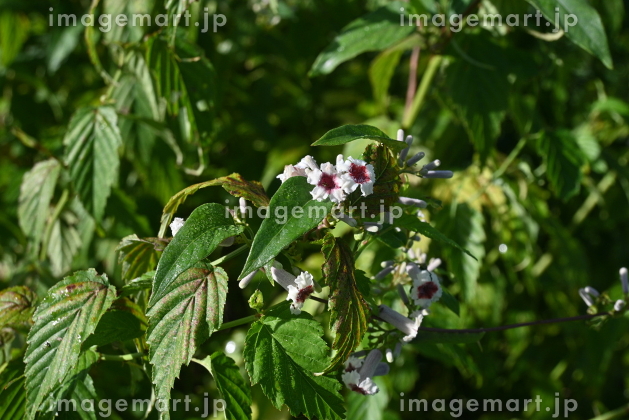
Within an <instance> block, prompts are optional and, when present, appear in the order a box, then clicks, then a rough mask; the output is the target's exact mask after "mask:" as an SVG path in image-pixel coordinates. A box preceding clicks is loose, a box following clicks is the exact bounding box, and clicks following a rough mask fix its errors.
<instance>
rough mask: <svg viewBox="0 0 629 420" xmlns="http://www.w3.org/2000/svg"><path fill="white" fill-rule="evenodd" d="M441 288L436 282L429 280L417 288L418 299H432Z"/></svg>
mask: <svg viewBox="0 0 629 420" xmlns="http://www.w3.org/2000/svg"><path fill="white" fill-rule="evenodd" d="M438 290H439V286H437V285H436V284H435V283H434V282H432V281H428V282H426V283H424V284H422V285H421V286H419V287H418V288H417V298H418V299H432V297H433V296H434V295H435V293H437V291H438Z"/></svg>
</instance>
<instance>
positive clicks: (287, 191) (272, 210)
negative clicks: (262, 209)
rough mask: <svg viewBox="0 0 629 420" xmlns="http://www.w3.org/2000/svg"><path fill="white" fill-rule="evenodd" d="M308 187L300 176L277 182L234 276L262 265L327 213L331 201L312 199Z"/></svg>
mask: <svg viewBox="0 0 629 420" xmlns="http://www.w3.org/2000/svg"><path fill="white" fill-rule="evenodd" d="M311 190H312V185H309V184H308V182H307V181H306V178H305V177H302V176H296V177H292V178H289V179H287V180H286V181H285V182H284V183H283V184H282V185H281V186H280V188H279V189H278V190H277V192H276V193H275V195H273V198H271V202H270V203H269V208H268V217H266V218H265V219H264V220H263V221H262V224H261V225H260V229H259V230H258V233H257V234H256V236H255V238H253V243H252V244H251V250H250V251H249V256H248V257H247V262H246V263H245V267H244V268H243V269H242V273H240V276H239V277H238V279H242V278H243V277H245V276H246V275H247V274H249V273H251V272H252V271H254V270H257V269H258V268H260V267H263V266H264V265H265V264H266V263H268V262H269V261H270V260H271V259H273V258H275V256H277V255H278V254H279V253H280V252H282V250H283V249H284V248H286V247H287V246H289V245H290V244H291V243H293V241H295V240H296V239H297V238H299V237H300V236H302V235H304V234H305V233H307V232H308V231H309V230H311V229H314V228H315V227H317V225H318V224H319V223H321V221H322V220H323V219H324V218H325V217H326V216H327V215H328V213H329V212H330V209H331V208H332V204H333V203H332V201H330V200H327V201H321V202H319V201H316V200H313V199H312V195H310V191H311ZM296 212H299V213H296Z"/></svg>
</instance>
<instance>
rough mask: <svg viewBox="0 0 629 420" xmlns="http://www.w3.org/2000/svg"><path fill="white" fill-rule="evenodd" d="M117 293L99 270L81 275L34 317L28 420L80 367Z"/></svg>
mask: <svg viewBox="0 0 629 420" xmlns="http://www.w3.org/2000/svg"><path fill="white" fill-rule="evenodd" d="M115 294H116V290H115V288H114V287H113V286H110V285H109V282H108V281H107V277H106V276H105V275H104V274H103V275H101V276H99V275H98V274H97V273H96V271H95V270H93V269H90V270H87V271H78V272H76V273H75V274H73V275H72V276H69V277H66V278H65V279H64V280H62V281H61V282H59V283H57V284H56V285H54V286H53V287H51V288H50V290H48V294H47V295H46V297H45V298H44V300H43V301H42V302H41V304H40V305H39V306H38V307H37V310H36V311H35V315H34V316H33V321H34V325H33V327H32V328H31V331H30V332H29V334H28V339H27V343H28V348H27V350H26V354H25V356H24V361H25V362H26V391H27V413H26V418H27V419H33V418H34V417H35V412H36V410H37V408H38V407H39V405H40V404H41V402H42V401H43V400H44V399H45V398H46V397H47V396H48V393H49V392H50V391H52V390H53V389H54V388H55V387H56V386H57V385H58V384H59V383H60V382H61V381H62V380H63V379H64V378H65V376H66V374H67V373H68V372H70V371H71V370H72V369H73V368H74V367H75V366H76V364H77V361H78V359H79V353H80V351H81V344H82V343H83V341H85V339H86V338H87V337H88V336H89V335H90V334H91V333H92V332H94V329H95V328H96V325H97V324H98V321H99V320H100V318H101V317H102V316H103V314H104V313H105V311H106V310H107V308H109V306H110V305H111V303H112V302H113V301H114V298H115Z"/></svg>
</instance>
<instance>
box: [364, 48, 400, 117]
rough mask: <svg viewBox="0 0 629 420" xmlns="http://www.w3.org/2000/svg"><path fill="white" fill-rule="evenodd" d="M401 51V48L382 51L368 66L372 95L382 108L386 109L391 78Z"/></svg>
mask: <svg viewBox="0 0 629 420" xmlns="http://www.w3.org/2000/svg"><path fill="white" fill-rule="evenodd" d="M403 52H404V51H403V50H401V49H393V50H389V51H384V52H383V53H381V54H380V55H378V57H376V58H375V59H374V60H373V61H372V62H371V66H369V80H370V81H371V88H372V90H373V97H374V99H375V101H376V102H377V103H378V104H379V105H380V106H381V107H382V108H383V109H386V106H387V94H388V92H389V85H391V78H392V77H393V74H394V73H395V69H396V67H397V65H398V63H399V62H400V57H402V53H403Z"/></svg>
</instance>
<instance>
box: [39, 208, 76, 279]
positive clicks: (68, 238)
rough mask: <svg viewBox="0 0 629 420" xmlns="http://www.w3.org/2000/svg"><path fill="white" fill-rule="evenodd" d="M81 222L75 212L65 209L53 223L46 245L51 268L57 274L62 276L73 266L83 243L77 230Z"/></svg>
mask: <svg viewBox="0 0 629 420" xmlns="http://www.w3.org/2000/svg"><path fill="white" fill-rule="evenodd" d="M79 223H80V221H79V220H78V218H77V216H76V214H74V212H72V211H70V210H64V211H63V213H61V216H60V217H58V218H57V219H56V220H55V221H54V223H53V225H52V228H51V230H50V236H49V237H48V241H47V244H46V245H47V255H48V259H49V260H50V270H51V271H52V274H53V275H55V276H62V275H64V274H65V273H67V272H68V271H69V270H70V269H71V268H72V262H73V261H74V257H75V256H76V255H77V253H78V252H79V249H80V248H81V245H82V240H81V236H80V235H79V232H78V230H77V226H78V224H79Z"/></svg>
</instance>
